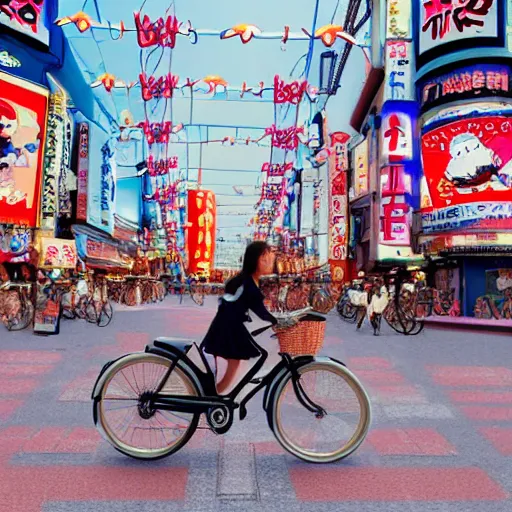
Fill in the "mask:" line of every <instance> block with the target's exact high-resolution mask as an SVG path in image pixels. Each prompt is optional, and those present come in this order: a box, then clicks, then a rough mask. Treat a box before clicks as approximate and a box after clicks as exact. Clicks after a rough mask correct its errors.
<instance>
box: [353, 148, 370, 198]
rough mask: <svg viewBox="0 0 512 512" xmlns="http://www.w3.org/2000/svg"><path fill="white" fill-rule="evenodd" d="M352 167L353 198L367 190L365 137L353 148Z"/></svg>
mask: <svg viewBox="0 0 512 512" xmlns="http://www.w3.org/2000/svg"><path fill="white" fill-rule="evenodd" d="M353 169H354V171H353V180H352V188H353V192H354V197H353V198H356V197H359V196H362V195H364V194H366V193H367V192H368V187H369V181H368V139H365V140H364V141H363V142H361V144H359V145H358V146H356V147H355V148H354V151H353ZM351 199H352V198H351Z"/></svg>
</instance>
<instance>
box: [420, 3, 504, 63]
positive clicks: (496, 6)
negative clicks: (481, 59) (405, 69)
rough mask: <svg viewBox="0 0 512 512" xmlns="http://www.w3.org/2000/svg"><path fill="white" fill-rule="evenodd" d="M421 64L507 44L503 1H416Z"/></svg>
mask: <svg viewBox="0 0 512 512" xmlns="http://www.w3.org/2000/svg"><path fill="white" fill-rule="evenodd" d="M417 4H418V6H417V27H416V31H417V34H418V55H419V56H420V59H419V64H420V65H423V64H424V63H425V62H427V61H428V60H431V59H432V58H436V57H438V56H440V55H442V54H446V53H448V52H450V51H454V50H459V49H465V48H471V47H482V46H503V45H504V27H503V19H504V18H503V15H504V7H505V1H504V0H421V1H417Z"/></svg>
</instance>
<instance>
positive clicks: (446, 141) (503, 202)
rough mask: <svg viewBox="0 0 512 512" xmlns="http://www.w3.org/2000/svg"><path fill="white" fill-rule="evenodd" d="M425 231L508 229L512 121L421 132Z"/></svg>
mask: <svg viewBox="0 0 512 512" xmlns="http://www.w3.org/2000/svg"><path fill="white" fill-rule="evenodd" d="M421 145H422V156H423V170H424V180H423V183H422V192H421V210H422V219H423V231H424V232H425V233H428V232H435V231H447V230H454V229H457V230H458V229H462V228H466V229H500V228H501V229H503V228H504V229H512V118H510V117H506V116H498V115H494V116H482V117H479V118H469V119H463V120H460V121H455V122H452V123H449V124H446V125H444V126H441V127H439V128H435V129H434V130H431V131H429V132H428V133H425V134H423V136H422V140H421Z"/></svg>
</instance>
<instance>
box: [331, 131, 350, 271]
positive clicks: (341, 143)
mask: <svg viewBox="0 0 512 512" xmlns="http://www.w3.org/2000/svg"><path fill="white" fill-rule="evenodd" d="M349 139H350V135H349V134H348V133H344V132H336V133H332V134H331V149H333V155H332V158H331V161H330V162H329V262H330V264H331V272H332V275H333V278H334V280H335V281H342V280H343V278H344V276H345V267H344V263H343V264H340V262H344V261H345V260H346V259H347V244H348V240H347V234H348V226H347V224H348V216H347V211H348V210H347V169H348V147H347V145H348V141H349Z"/></svg>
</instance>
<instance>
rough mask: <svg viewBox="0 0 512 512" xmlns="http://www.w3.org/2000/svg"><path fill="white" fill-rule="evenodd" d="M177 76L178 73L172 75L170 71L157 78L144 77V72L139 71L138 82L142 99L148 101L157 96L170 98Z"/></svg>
mask: <svg viewBox="0 0 512 512" xmlns="http://www.w3.org/2000/svg"><path fill="white" fill-rule="evenodd" d="M179 78H180V77H179V76H178V75H172V74H171V73H168V74H167V75H165V76H161V77H159V78H155V77H154V76H149V77H146V74H145V73H141V74H140V75H139V83H140V86H141V89H142V99H143V100H144V101H149V100H152V99H159V98H172V95H173V91H174V89H176V87H177V85H178V80H179Z"/></svg>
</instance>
